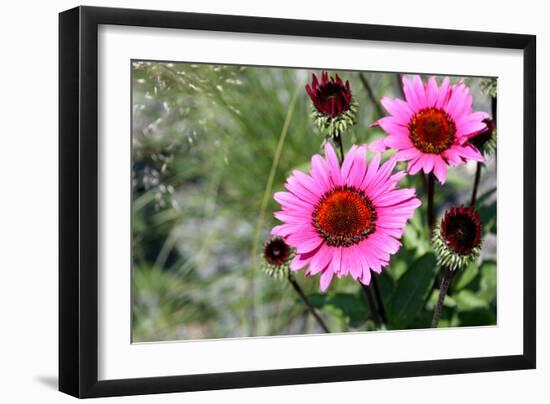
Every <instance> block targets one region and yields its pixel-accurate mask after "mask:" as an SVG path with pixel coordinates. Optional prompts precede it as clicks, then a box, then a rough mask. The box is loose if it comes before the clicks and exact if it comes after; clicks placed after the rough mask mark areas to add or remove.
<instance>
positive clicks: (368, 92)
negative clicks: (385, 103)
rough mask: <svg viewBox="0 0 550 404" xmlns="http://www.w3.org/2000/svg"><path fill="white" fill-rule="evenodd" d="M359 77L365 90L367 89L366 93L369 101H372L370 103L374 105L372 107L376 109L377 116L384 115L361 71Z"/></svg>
mask: <svg viewBox="0 0 550 404" xmlns="http://www.w3.org/2000/svg"><path fill="white" fill-rule="evenodd" d="M359 78H360V79H361V82H362V83H363V87H365V90H366V91H367V95H368V96H369V99H370V101H371V102H372V105H374V108H375V109H376V113H377V115H378V116H377V118H380V117H382V116H384V109H383V108H382V105H381V104H380V102H379V101H378V98H376V96H375V95H374V91H372V87H371V85H370V83H369V81H368V80H367V78H366V77H365V75H364V74H363V73H359Z"/></svg>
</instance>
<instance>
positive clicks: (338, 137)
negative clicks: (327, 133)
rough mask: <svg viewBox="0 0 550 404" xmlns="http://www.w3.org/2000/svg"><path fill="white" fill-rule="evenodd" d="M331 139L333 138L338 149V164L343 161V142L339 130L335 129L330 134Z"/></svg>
mask: <svg viewBox="0 0 550 404" xmlns="http://www.w3.org/2000/svg"><path fill="white" fill-rule="evenodd" d="M332 139H333V140H334V143H336V145H337V146H338V151H339V157H340V164H342V162H343V161H344V144H343V143H342V135H341V134H340V132H338V131H336V132H334V133H333V134H332Z"/></svg>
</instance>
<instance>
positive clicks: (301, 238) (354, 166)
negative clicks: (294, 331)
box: [272, 143, 420, 291]
mask: <svg viewBox="0 0 550 404" xmlns="http://www.w3.org/2000/svg"><path fill="white" fill-rule="evenodd" d="M366 153H367V146H366V145H362V146H355V145H354V146H352V147H351V149H350V150H349V151H348V153H347V155H346V158H345V159H344V162H343V163H342V166H341V167H340V164H339V163H338V158H337V157H336V153H335V152H334V149H333V148H332V146H331V145H330V143H326V144H325V156H326V157H325V158H323V157H321V156H320V155H318V154H316V155H314V156H313V158H312V159H311V171H310V173H309V175H307V174H304V173H303V172H301V171H298V170H294V172H293V173H292V175H291V176H290V177H289V178H288V179H287V181H286V183H285V188H286V189H287V190H288V192H277V193H275V195H274V198H275V200H276V201H277V202H279V203H280V204H281V207H282V210H280V211H278V212H275V213H274V215H275V217H276V218H277V219H279V220H280V221H282V222H283V224H281V225H279V226H276V227H274V228H273V230H272V234H273V235H276V236H281V237H284V239H285V241H286V242H287V243H288V244H289V245H290V246H292V247H294V248H295V249H296V256H295V258H294V260H293V261H292V264H291V266H290V269H291V270H292V271H297V270H299V269H301V268H304V267H306V266H308V269H307V272H306V275H308V276H311V275H315V274H319V273H320V274H321V279H320V283H321V290H322V291H325V290H327V288H328V286H329V285H330V282H331V281H332V278H333V276H334V275H337V276H338V277H342V276H348V275H349V276H351V277H353V278H354V279H356V280H359V281H360V282H361V283H363V284H365V285H368V284H369V283H370V279H371V272H370V271H371V270H372V271H374V272H376V273H380V272H381V271H382V267H383V266H385V265H387V264H388V262H389V260H390V255H392V254H395V253H396V252H397V251H398V250H399V247H400V246H401V243H400V242H399V238H401V236H402V234H403V230H404V227H405V224H406V222H407V220H408V219H409V218H410V217H411V216H412V215H413V213H414V210H415V209H416V208H417V207H418V206H419V205H420V201H419V200H418V199H417V198H416V197H415V193H416V191H415V190H414V189H399V188H397V182H398V181H399V180H400V179H401V178H403V176H404V172H398V173H396V174H393V173H392V171H393V169H394V168H395V165H396V160H395V159H393V158H392V159H390V160H388V161H387V162H385V163H384V164H382V165H381V164H380V158H381V155H380V153H376V155H375V156H374V157H373V159H372V160H371V161H370V163H367V160H366Z"/></svg>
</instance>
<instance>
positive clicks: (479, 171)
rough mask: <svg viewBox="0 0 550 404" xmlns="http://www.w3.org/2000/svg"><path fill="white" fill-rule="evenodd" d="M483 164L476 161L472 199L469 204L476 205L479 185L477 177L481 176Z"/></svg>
mask: <svg viewBox="0 0 550 404" xmlns="http://www.w3.org/2000/svg"><path fill="white" fill-rule="evenodd" d="M482 166H483V164H482V163H481V162H479V161H478V162H477V166H476V176H475V179H474V189H473V190H472V200H471V201H470V206H475V205H476V199H477V188H478V187H479V179H480V178H481V167H482Z"/></svg>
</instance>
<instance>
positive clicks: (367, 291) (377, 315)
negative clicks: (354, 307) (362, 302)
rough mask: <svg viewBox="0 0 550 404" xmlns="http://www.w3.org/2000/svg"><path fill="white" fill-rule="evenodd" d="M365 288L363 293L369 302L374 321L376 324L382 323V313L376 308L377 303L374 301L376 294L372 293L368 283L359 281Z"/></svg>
mask: <svg viewBox="0 0 550 404" xmlns="http://www.w3.org/2000/svg"><path fill="white" fill-rule="evenodd" d="M359 284H360V285H361V287H362V289H363V293H364V294H365V296H366V297H367V303H368V304H369V310H370V312H371V314H372V319H373V320H374V323H375V324H376V325H381V324H382V319H381V318H380V313H379V312H378V309H377V308H376V303H375V301H374V296H373V295H372V291H371V290H370V288H369V287H368V286H367V285H363V284H362V283H361V282H359Z"/></svg>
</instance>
